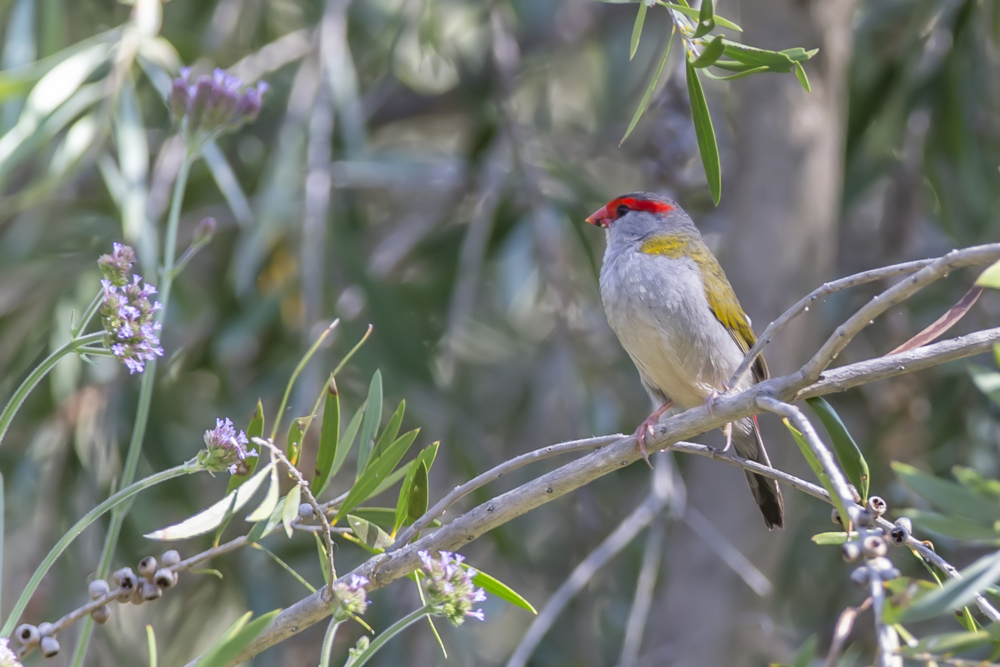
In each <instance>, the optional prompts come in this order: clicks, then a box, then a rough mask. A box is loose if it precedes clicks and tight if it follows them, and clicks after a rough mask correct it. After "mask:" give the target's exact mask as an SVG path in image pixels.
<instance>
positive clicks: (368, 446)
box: [355, 370, 382, 479]
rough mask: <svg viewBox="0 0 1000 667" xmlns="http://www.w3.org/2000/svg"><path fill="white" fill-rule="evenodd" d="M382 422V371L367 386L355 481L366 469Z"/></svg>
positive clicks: (377, 372) (378, 371) (376, 373)
mask: <svg viewBox="0 0 1000 667" xmlns="http://www.w3.org/2000/svg"><path fill="white" fill-rule="evenodd" d="M381 421H382V371H381V370H377V371H375V375H373V376H372V381H371V384H370V385H369V386H368V399H367V400H366V401H365V416H364V419H363V420H362V421H361V437H360V440H359V441H358V472H357V474H356V476H355V479H360V478H361V475H363V474H364V472H365V470H366V469H367V468H368V461H369V459H370V458H371V455H372V450H373V449H374V447H375V433H376V431H378V425H379V422H381Z"/></svg>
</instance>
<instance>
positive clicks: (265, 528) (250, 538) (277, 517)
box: [247, 498, 285, 544]
mask: <svg viewBox="0 0 1000 667" xmlns="http://www.w3.org/2000/svg"><path fill="white" fill-rule="evenodd" d="M284 509H285V499H284V498H282V499H281V500H279V501H278V504H277V505H275V506H274V509H273V510H272V511H271V516H269V517H268V518H267V520H266V521H258V522H257V523H255V524H254V525H253V528H251V529H250V532H249V533H247V542H249V543H250V544H254V543H256V542H260V541H261V540H262V539H264V538H265V537H267V536H268V535H270V534H271V533H272V532H273V531H274V529H275V528H277V527H278V524H279V523H281V515H282V513H283V512H284Z"/></svg>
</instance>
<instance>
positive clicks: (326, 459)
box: [309, 375, 340, 497]
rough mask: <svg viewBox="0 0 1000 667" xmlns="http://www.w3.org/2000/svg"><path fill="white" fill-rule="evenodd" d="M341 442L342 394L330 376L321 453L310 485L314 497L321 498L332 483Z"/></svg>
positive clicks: (321, 435) (325, 402)
mask: <svg viewBox="0 0 1000 667" xmlns="http://www.w3.org/2000/svg"><path fill="white" fill-rule="evenodd" d="M339 441H340V394H339V393H338V392H337V382H336V381H335V380H334V379H333V376H332V375H331V376H330V381H329V382H328V383H327V385H326V399H325V400H324V402H323V426H322V428H321V429H320V433H319V451H318V452H316V472H315V474H313V478H312V483H311V484H310V485H309V487H310V489H312V493H313V495H314V496H317V497H318V496H319V495H320V494H321V493H323V491H325V490H326V487H327V485H328V484H329V483H330V471H331V470H333V462H334V461H335V460H336V459H337V445H338V444H339Z"/></svg>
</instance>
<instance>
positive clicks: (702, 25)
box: [694, 0, 718, 203]
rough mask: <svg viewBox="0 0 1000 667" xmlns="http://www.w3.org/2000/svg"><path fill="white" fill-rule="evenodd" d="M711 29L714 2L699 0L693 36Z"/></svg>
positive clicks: (701, 35) (712, 28)
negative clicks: (699, 6)
mask: <svg viewBox="0 0 1000 667" xmlns="http://www.w3.org/2000/svg"><path fill="white" fill-rule="evenodd" d="M713 30H715V4H714V3H713V2H712V0H701V9H700V10H699V11H698V27H697V28H695V31H694V36H695V37H703V36H705V35H707V34H708V33H710V32H712V31H713ZM716 203H718V202H716Z"/></svg>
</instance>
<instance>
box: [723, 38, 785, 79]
mask: <svg viewBox="0 0 1000 667" xmlns="http://www.w3.org/2000/svg"><path fill="white" fill-rule="evenodd" d="M725 44H726V49H725V54H726V55H727V56H729V57H730V58H732V59H733V60H737V61H739V62H741V63H743V64H745V65H750V66H751V67H767V68H768V69H769V70H770V71H772V72H781V73H783V74H784V73H788V72H791V71H792V67H793V66H794V64H795V62H796V61H795V60H793V59H792V58H791V57H790V56H789V55H788V54H787V53H785V52H780V51H767V50H765V49H758V48H754V47H752V46H747V45H746V44H740V43H739V42H733V41H731V40H728V39H727V40H725Z"/></svg>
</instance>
